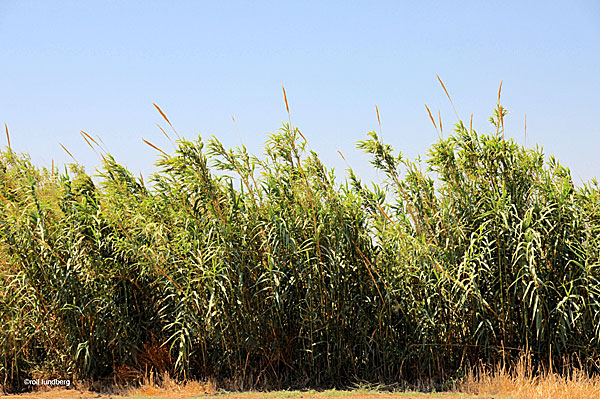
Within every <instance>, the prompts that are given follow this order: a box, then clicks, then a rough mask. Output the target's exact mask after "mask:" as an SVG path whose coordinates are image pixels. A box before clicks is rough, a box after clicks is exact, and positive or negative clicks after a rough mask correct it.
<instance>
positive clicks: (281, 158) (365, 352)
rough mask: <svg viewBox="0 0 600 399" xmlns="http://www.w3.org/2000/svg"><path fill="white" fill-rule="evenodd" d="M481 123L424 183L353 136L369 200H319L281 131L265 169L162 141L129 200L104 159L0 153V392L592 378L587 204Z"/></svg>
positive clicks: (350, 192) (451, 144) (593, 244)
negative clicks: (526, 372)
mask: <svg viewBox="0 0 600 399" xmlns="http://www.w3.org/2000/svg"><path fill="white" fill-rule="evenodd" d="M499 110H500V113H498V112H496V117H495V118H492V122H493V123H494V126H495V127H494V132H493V133H492V134H489V135H483V134H479V133H476V132H475V131H474V130H473V129H471V128H466V127H465V126H464V125H463V123H462V122H459V123H458V124H457V125H456V130H455V132H454V134H453V135H452V136H451V137H449V138H447V139H440V140H439V141H438V142H436V143H435V144H434V145H433V147H432V148H431V150H430V151H429V153H428V154H427V158H426V161H425V162H412V161H409V160H406V159H404V158H403V157H402V156H401V155H397V154H394V153H393V150H392V148H390V147H389V146H388V145H386V144H384V143H382V141H381V140H380V138H379V137H378V136H377V135H376V133H374V132H371V133H369V137H368V139H367V140H366V141H363V142H360V143H358V147H359V148H360V149H362V150H364V151H365V152H366V153H368V154H369V155H370V156H371V159H372V163H373V165H374V167H375V168H377V169H379V170H381V171H382V172H383V173H384V174H385V176H387V180H386V183H385V184H384V185H382V187H377V186H370V187H371V188H368V187H367V186H366V185H363V184H362V183H361V182H360V180H359V179H358V177H357V176H356V175H355V174H354V173H353V172H352V171H349V176H348V179H347V180H346V181H345V182H344V183H343V184H341V185H340V184H339V183H336V180H335V177H334V174H333V172H332V171H331V170H328V169H326V168H325V167H324V166H323V165H322V163H321V161H320V160H319V158H318V156H317V154H315V153H314V152H312V151H309V150H308V149H307V147H306V140H305V138H304V136H303V135H302V134H301V133H300V132H299V131H298V129H296V128H294V127H292V126H290V125H288V124H284V126H283V127H282V129H281V130H280V131H279V132H278V133H276V134H273V135H271V136H270V137H269V140H268V141H267V143H266V146H265V152H264V156H263V157H255V156H253V155H250V154H248V153H247V152H246V150H245V148H244V147H241V148H237V149H231V150H229V149H225V148H224V147H223V145H222V144H221V143H220V142H219V141H218V140H217V139H214V138H213V139H210V140H208V141H203V140H202V139H200V138H198V139H197V140H194V141H188V140H184V139H180V140H178V141H177V142H176V144H175V151H174V153H172V154H166V153H164V154H163V155H162V156H161V157H160V159H159V160H158V161H157V163H156V167H157V172H156V173H155V174H154V176H153V177H152V181H151V182H148V183H145V182H144V181H143V180H142V179H141V178H136V177H134V176H133V175H132V174H131V173H130V172H129V171H128V170H127V169H126V168H125V167H124V166H122V165H120V164H119V163H117V162H116V161H115V160H114V159H113V158H112V157H111V156H110V155H108V154H104V155H103V159H104V161H103V164H102V168H101V171H100V172H99V175H98V176H96V177H95V178H94V179H92V177H90V175H88V174H86V173H85V172H84V170H83V168H82V167H80V166H78V165H75V164H74V165H70V166H69V167H68V168H65V169H64V170H63V171H61V170H59V169H58V168H54V167H53V168H51V169H46V168H38V167H36V166H35V165H33V164H32V163H31V161H30V159H29V157H28V156H27V155H23V154H17V153H16V152H14V151H13V150H11V149H8V148H7V149H5V150H4V151H3V152H2V153H1V159H0V255H1V257H0V259H1V260H0V262H1V263H0V292H1V294H0V315H1V316H0V317H1V321H2V328H1V330H0V377H1V378H2V383H3V384H4V387H5V388H6V389H19V388H22V380H23V378H27V377H35V376H43V377H44V378H47V377H50V376H56V377H63V378H65V377H67V376H71V377H73V378H80V379H103V378H121V379H122V378H124V379H127V378H134V377H135V376H136V375H142V374H144V373H146V372H149V371H155V372H163V371H166V372H169V373H171V374H172V375H174V376H179V377H181V378H190V377H192V378H203V377H208V376H210V377H215V378H217V379H220V380H229V381H237V383H238V385H239V386H245V387H249V386H257V385H271V386H308V385H311V386H331V385H344V384H348V383H352V382H353V381H356V380H359V379H360V380H368V381H372V382H388V383H390V382H396V381H399V380H409V381H415V380H419V379H424V378H433V379H436V380H438V381H443V380H445V379H447V378H451V377H453V376H456V375H457V374H458V373H460V370H461V369H464V368H465V367H468V366H469V365H473V364H477V363H479V362H483V363H486V364H492V363H495V362H498V361H509V360H511V359H516V358H517V357H518V356H519V355H520V354H521V352H522V351H526V350H527V351H529V352H530V353H531V354H532V356H533V358H534V361H536V362H544V361H548V360H549V359H550V358H553V359H554V361H555V362H560V361H563V360H564V359H566V357H565V356H570V359H571V360H577V361H578V362H579V364H581V365H582V366H583V367H584V368H587V369H589V370H593V369H596V368H597V367H598V359H599V357H598V355H599V353H598V352H599V349H600V341H599V340H600V284H599V282H598V278H600V270H599V268H598V267H599V266H600V241H599V237H600V188H599V186H598V184H597V183H596V182H595V181H594V182H592V183H590V184H587V185H584V186H582V187H574V185H573V183H572V180H571V177H570V174H569V170H568V169H566V168H564V167H562V166H561V165H560V164H559V163H558V162H557V161H556V160H555V159H554V158H546V157H545V156H544V154H543V152H542V150H541V149H540V148H535V149H531V148H524V147H523V146H520V145H518V144H517V143H515V142H514V141H513V140H508V139H505V138H504V132H503V121H502V118H503V116H504V111H503V110H502V108H499ZM88 137H89V136H88ZM90 140H91V137H90ZM88 141H89V140H88ZM92 141H93V140H92ZM90 143H91V142H90ZM94 143H95V142H94ZM92 145H94V144H92Z"/></svg>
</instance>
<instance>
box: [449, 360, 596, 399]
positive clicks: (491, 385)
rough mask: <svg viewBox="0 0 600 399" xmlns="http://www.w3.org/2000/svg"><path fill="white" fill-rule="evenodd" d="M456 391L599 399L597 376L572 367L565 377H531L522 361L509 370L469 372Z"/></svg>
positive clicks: (550, 374)
mask: <svg viewBox="0 0 600 399" xmlns="http://www.w3.org/2000/svg"><path fill="white" fill-rule="evenodd" d="M457 390H458V391H459V392H463V393H467V394H475V395H494V396H498V397H509V398H515V399H517V398H519V399H520V398H523V399H525V398H526V399H538V398H539V399H542V398H544V399H545V398H553V399H558V398H569V399H592V398H600V377H599V376H589V375H588V374H587V373H585V372H583V371H581V370H579V369H575V368H574V369H573V370H572V371H571V372H570V373H568V375H566V376H565V375H559V374H558V373H556V372H553V371H552V370H550V371H548V370H546V371H544V372H542V373H538V374H534V373H532V371H531V367H530V365H529V364H528V362H527V361H524V360H521V361H520V362H519V363H518V364H517V365H516V366H515V367H514V368H512V370H511V371H508V370H507V369H505V368H497V370H496V371H489V370H483V371H482V370H479V371H477V372H473V373H470V374H469V375H468V376H467V377H466V378H465V380H464V381H463V382H462V383H461V384H459V386H458V387H457Z"/></svg>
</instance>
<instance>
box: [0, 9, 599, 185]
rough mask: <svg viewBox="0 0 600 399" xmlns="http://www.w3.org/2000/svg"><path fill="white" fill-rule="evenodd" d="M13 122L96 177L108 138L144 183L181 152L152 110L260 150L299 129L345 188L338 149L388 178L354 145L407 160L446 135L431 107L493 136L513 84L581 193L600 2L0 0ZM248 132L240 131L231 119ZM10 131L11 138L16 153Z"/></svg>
mask: <svg viewBox="0 0 600 399" xmlns="http://www.w3.org/2000/svg"><path fill="white" fill-rule="evenodd" d="M0 54H1V55H2V61H1V62H0V93H1V94H0V122H5V123H7V125H8V127H9V130H10V133H11V141H12V146H13V148H14V149H15V150H17V151H22V152H28V153H30V154H31V157H32V158H33V160H34V162H35V163H37V164H40V165H49V164H50V162H51V161H52V160H55V162H57V163H62V162H68V161H69V158H68V156H67V155H66V153H65V152H64V151H63V150H62V149H61V147H60V145H59V142H60V143H62V144H64V145H65V146H66V147H67V148H68V149H69V150H70V151H71V152H72V153H73V154H74V155H75V157H76V158H77V159H78V160H79V161H80V162H82V163H83V164H84V165H86V167H87V168H88V170H90V169H91V170H93V168H94V167H95V166H97V165H98V164H99V160H98V158H97V156H96V155H95V154H94V153H93V152H92V150H91V149H89V148H88V147H87V144H85V142H84V141H83V139H81V137H80V136H79V130H81V129H82V130H85V131H87V132H88V133H92V134H98V135H99V136H100V137H102V139H103V141H104V142H105V143H106V145H107V146H108V148H109V150H110V151H111V153H112V154H113V155H115V157H116V158H117V159H118V160H119V161H121V162H122V163H125V164H126V165H127V166H128V167H129V168H130V170H132V171H133V172H136V173H137V172H138V171H142V172H143V173H144V174H148V173H150V172H151V171H152V170H153V166H152V164H153V162H154V161H155V160H156V152H155V151H154V150H152V149H151V148H150V147H148V146H147V145H145V144H144V143H143V142H142V137H143V138H145V139H147V140H150V141H151V142H153V143H155V144H157V145H159V146H161V147H163V148H165V149H168V148H169V144H168V142H167V140H166V139H165V138H164V136H163V135H162V133H161V132H160V131H159V129H158V128H157V127H156V125H155V124H156V123H162V119H161V117H160V115H159V114H158V113H157V112H156V110H155V109H154V107H153V106H152V103H153V102H155V103H157V104H158V105H160V106H161V107H162V109H163V110H164V111H165V112H166V114H167V115H168V116H169V118H170V119H171V121H172V122H173V124H174V125H175V127H176V128H177V130H178V131H179V132H180V134H182V135H184V136H186V137H187V138H193V137H197V135H198V134H200V135H202V136H203V137H209V136H211V135H216V136H217V137H218V138H219V139H221V140H222V141H223V142H224V143H225V144H226V145H229V146H235V145H238V144H239V143H240V139H241V141H242V142H243V143H244V144H245V145H246V146H247V147H248V148H249V149H250V150H251V151H252V152H254V153H260V152H261V151H262V145H263V143H264V141H265V140H266V138H267V135H268V134H269V133H271V132H274V131H276V130H277V129H278V128H279V127H280V126H281V121H284V120H287V114H286V111H285V105H284V103H283V96H282V92H281V86H282V85H284V86H285V88H286V91H287V95H288V100H289V104H290V108H291V116H292V121H293V123H294V124H295V125H297V126H299V127H300V129H301V130H302V132H303V133H304V135H305V136H306V137H307V138H308V140H309V142H310V145H311V147H312V149H314V150H316V151H317V152H319V153H320V155H321V157H322V159H323V160H324V162H325V163H326V164H327V165H329V166H332V167H335V168H336V170H337V173H338V175H339V176H343V174H344V169H345V164H344V162H343V161H342V160H341V159H340V157H339V155H338V154H337V151H336V150H340V151H342V152H343V153H344V155H345V156H346V158H347V160H348V161H349V163H350V165H351V166H352V167H353V168H355V169H356V170H357V171H358V172H359V174H360V175H361V176H363V177H364V178H365V179H375V180H377V179H378V178H379V177H380V176H377V175H376V174H375V173H374V172H373V171H372V169H371V168H370V167H369V166H368V159H367V157H366V155H364V154H362V153H361V152H360V151H359V150H357V149H355V143H356V141H357V140H362V139H364V138H365V137H366V133H367V132H368V131H370V130H378V125H377V117H376V114H375V104H377V106H378V107H379V111H380V115H381V122H382V129H383V138H384V141H386V142H388V143H390V144H392V145H393V146H394V148H395V149H396V150H401V151H402V152H403V153H405V154H406V155H407V156H410V157H414V156H416V155H417V154H424V153H425V151H426V150H427V148H428V147H429V146H430V145H431V144H432V143H433V142H434V141H435V140H436V138H437V135H436V132H435V130H434V129H433V127H432V125H431V122H430V120H429V117H428V115H427V112H426V110H425V107H424V104H428V105H429V107H430V108H431V109H432V110H434V112H437V110H438V109H439V110H440V112H441V115H442V118H443V123H444V130H445V132H446V134H447V133H448V131H449V129H450V128H451V126H452V124H453V123H454V122H455V121H456V117H455V116H454V112H453V110H452V107H451V106H450V104H449V102H448V100H447V98H446V96H445V94H444V92H443V90H442V89H441V87H440V85H439V83H438V81H437V79H436V73H437V74H439V75H440V77H441V78H442V79H443V81H444V83H445V85H446V87H447V88H448V90H449V92H450V94H451V96H452V98H453V100H454V103H455V105H456V108H457V110H458V113H459V115H460V117H461V118H463V119H464V120H468V119H469V117H470V114H471V112H473V113H474V127H475V128H476V129H477V130H478V131H482V132H489V131H491V126H490V124H489V122H488V117H489V115H490V114H491V112H492V109H493V108H494V106H495V102H496V97H497V92H498V86H499V84H500V81H502V80H503V81H504V83H503V90H502V93H503V95H502V98H503V104H504V106H505V107H506V108H508V109H509V111H511V113H510V115H509V117H507V119H506V120H505V125H506V131H507V135H508V136H511V137H513V138H515V139H516V140H518V141H519V142H523V140H524V117H525V113H527V143H528V144H529V145H531V144H534V143H536V142H537V143H539V144H540V145H542V146H543V147H544V149H545V152H546V153H547V154H553V155H556V156H557V157H558V159H559V160H560V161H561V162H562V163H563V164H565V165H566V166H568V167H570V168H571V171H572V174H573V176H574V178H575V181H576V182H581V181H582V180H583V181H586V180H589V179H591V178H592V177H594V176H599V175H600V173H599V171H600V157H599V156H598V149H599V148H600V118H599V115H600V112H599V110H600V3H599V2H597V1H577V0H575V1H539V2H536V1H530V2H524V1H503V2H496V1H461V2H450V1H448V2H427V1H422V2H413V1H411V2H400V1H389V2H388V1H381V2H377V3H374V2H366V1H364V2H355V1H343V2H332V1H302V2H284V1H280V2H275V1H272V2H267V1H247V2H246V1H229V2H216V1H211V2H208V1H206V2H203V1H189V2H186V1H177V2H170V1H149V0H146V1H127V2H126V1H52V2H49V1H11V0H0ZM232 116H234V117H235V119H236V122H237V127H238V129H239V134H238V131H237V130H236V127H235V126H234V124H233V122H232V120H231V117H232ZM4 140H5V139H4V135H2V140H0V142H1V143H2V144H3V145H4V144H5V141H4Z"/></svg>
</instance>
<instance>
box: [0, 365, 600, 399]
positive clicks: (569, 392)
mask: <svg viewBox="0 0 600 399" xmlns="http://www.w3.org/2000/svg"><path fill="white" fill-rule="evenodd" d="M7 397H11V398H18V399H25V398H31V399H46V398H64V399H76V398H83V399H91V398H101V399H109V398H115V399H117V398H118V399H126V398H130V399H150V398H168V399H184V398H206V399H210V398H215V399H216V398H223V399H261V398H265V399H279V398H304V399H327V398H351V399H394V398H398V399H484V398H495V399H538V398H539V399H545V398H553V399H562V398H564V399H592V398H598V397H600V378H599V377H589V376H587V375H585V373H581V372H573V373H572V375H571V376H570V377H562V376H560V375H558V374H556V373H545V374H544V375H540V376H532V375H531V373H529V372H528V370H527V369H526V368H524V367H521V368H519V367H517V368H516V369H515V371H514V372H512V373H508V372H505V371H499V372H496V373H489V372H487V373H480V374H479V376H475V375H474V374H472V375H469V376H467V377H466V378H465V379H464V380H463V381H462V382H461V383H459V384H457V385H456V387H455V388H454V389H453V390H451V391H447V392H434V393H423V392H413V391H405V392H395V391H386V390H379V389H370V388H357V389H355V390H323V391H315V390H307V391H271V392H255V391H249V392H227V391H224V390H220V389H217V388H216V387H215V385H214V384H212V383H200V382H196V381H192V382H188V383H186V384H177V383H175V382H173V381H172V380H169V379H166V380H165V382H163V383H162V384H159V385H157V384H144V385H142V386H141V387H137V388H122V389H115V390H114V391H113V392H110V393H109V392H104V393H99V392H95V391H91V390H88V389H85V388H81V387H76V389H70V390H67V389H64V388H59V389H53V390H50V389H48V390H44V391H40V392H34V393H25V394H20V395H9V396H7Z"/></svg>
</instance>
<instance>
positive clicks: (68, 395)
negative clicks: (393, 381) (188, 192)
mask: <svg viewBox="0 0 600 399" xmlns="http://www.w3.org/2000/svg"><path fill="white" fill-rule="evenodd" d="M5 397H7V398H15V399H50V398H52V399H54V398H56V399H150V398H165V399H184V398H202V399H221V398H222V399H263V398H264V399H280V398H302V399H328V398H349V399H396V398H397V399H488V398H489V399H491V398H495V399H504V398H505V397H498V396H489V395H487V396H486V395H484V396H481V395H467V394H461V393H434V394H424V393H375V392H360V391H324V392H314V391H309V392H300V391H290V392H286V391H279V392H269V393H265V392H245V393H213V394H207V393H205V392H190V391H188V390H186V392H182V391H181V392H177V391H169V392H166V391H163V390H159V389H154V388H143V389H139V390H136V391H132V392H124V393H123V394H100V393H97V392H91V391H79V390H76V389H64V388H57V389H52V390H47V391H43V392H35V393H24V394H19V395H8V396H5ZM507 399H508V398H507Z"/></svg>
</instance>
